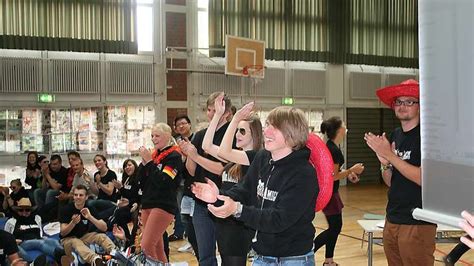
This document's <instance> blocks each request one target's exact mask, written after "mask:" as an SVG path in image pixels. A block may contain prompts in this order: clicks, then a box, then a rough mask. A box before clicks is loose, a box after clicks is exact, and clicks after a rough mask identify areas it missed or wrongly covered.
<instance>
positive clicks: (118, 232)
mask: <svg viewBox="0 0 474 266" xmlns="http://www.w3.org/2000/svg"><path fill="white" fill-rule="evenodd" d="M112 234H113V235H114V237H116V238H118V239H120V240H125V231H123V228H122V227H121V226H118V225H116V224H114V227H113V228H112Z"/></svg>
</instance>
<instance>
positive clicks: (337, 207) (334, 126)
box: [314, 117, 364, 266]
mask: <svg viewBox="0 0 474 266" xmlns="http://www.w3.org/2000/svg"><path fill="white" fill-rule="evenodd" d="M346 132H347V128H346V125H345V124H344V122H343V121H342V120H341V119H340V118H339V117H331V118H329V119H327V120H325V121H323V123H322V124H321V133H323V134H326V136H327V139H328V140H327V142H326V146H327V147H328V149H329V151H330V152H331V156H332V159H333V161H334V172H333V177H334V185H333V193H332V196H331V199H330V200H329V203H328V204H327V205H326V207H325V208H324V209H323V213H324V215H325V216H326V220H327V221H328V229H327V230H325V231H323V232H321V233H320V234H319V235H318V236H317V237H316V238H315V239H314V252H315V253H316V251H318V249H319V248H321V247H322V246H324V245H325V246H326V254H325V257H326V258H325V260H324V263H323V265H327V266H335V265H338V264H337V263H335V262H334V260H333V257H334V249H335V247H336V241H337V237H338V236H339V234H340V233H341V229H342V208H343V207H344V204H342V200H341V197H340V196H339V181H340V180H342V179H344V178H347V179H348V180H349V181H351V182H353V183H356V182H358V181H359V177H358V176H359V175H360V174H361V173H362V172H363V171H364V165H362V163H357V164H354V165H353V166H352V167H351V168H349V169H347V170H341V167H342V165H343V164H344V155H343V154H342V151H341V149H339V145H340V144H341V142H342V141H343V139H344V137H345V136H346Z"/></svg>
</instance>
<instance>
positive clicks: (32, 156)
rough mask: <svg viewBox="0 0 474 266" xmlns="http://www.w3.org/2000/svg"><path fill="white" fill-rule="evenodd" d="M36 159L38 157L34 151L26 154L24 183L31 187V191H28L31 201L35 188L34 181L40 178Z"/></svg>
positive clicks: (39, 169)
mask: <svg viewBox="0 0 474 266" xmlns="http://www.w3.org/2000/svg"><path fill="white" fill-rule="evenodd" d="M38 158H39V155H38V152H36V151H30V152H28V155H27V157H26V171H25V183H26V184H28V185H30V186H31V189H30V190H28V192H29V195H30V198H31V199H33V191H34V189H35V188H36V184H37V182H36V180H38V178H39V177H40V176H41V167H40V166H39V164H38V162H39V161H38ZM33 187H34V188H33Z"/></svg>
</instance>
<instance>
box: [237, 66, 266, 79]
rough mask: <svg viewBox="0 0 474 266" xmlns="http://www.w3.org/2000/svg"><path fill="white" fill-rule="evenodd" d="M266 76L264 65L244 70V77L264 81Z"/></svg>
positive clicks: (245, 67)
mask: <svg viewBox="0 0 474 266" xmlns="http://www.w3.org/2000/svg"><path fill="white" fill-rule="evenodd" d="M264 75H265V67H264V66H263V65H248V66H244V68H242V76H244V77H249V78H255V79H263V77H264Z"/></svg>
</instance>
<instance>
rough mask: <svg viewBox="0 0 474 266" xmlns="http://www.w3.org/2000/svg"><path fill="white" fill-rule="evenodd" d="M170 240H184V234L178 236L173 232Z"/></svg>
mask: <svg viewBox="0 0 474 266" xmlns="http://www.w3.org/2000/svg"><path fill="white" fill-rule="evenodd" d="M168 240H169V241H170V242H173V241H178V240H183V236H177V235H175V234H172V235H170V236H169V237H168Z"/></svg>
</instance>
